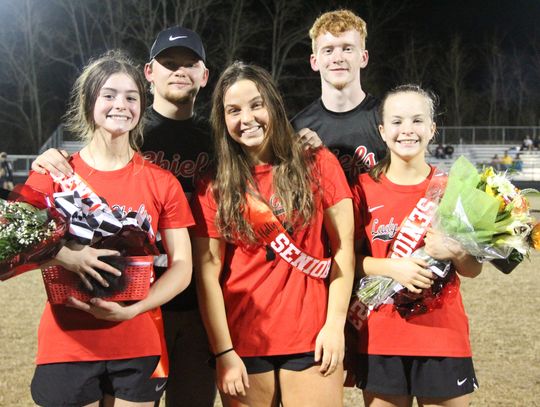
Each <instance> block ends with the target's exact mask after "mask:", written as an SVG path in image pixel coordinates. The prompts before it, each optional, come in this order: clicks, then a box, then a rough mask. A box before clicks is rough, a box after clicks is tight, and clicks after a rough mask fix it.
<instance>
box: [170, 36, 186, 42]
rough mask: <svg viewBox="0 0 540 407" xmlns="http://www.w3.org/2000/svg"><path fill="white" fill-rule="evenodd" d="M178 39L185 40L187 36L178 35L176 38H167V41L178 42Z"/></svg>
mask: <svg viewBox="0 0 540 407" xmlns="http://www.w3.org/2000/svg"><path fill="white" fill-rule="evenodd" d="M180 38H187V35H179V36H178V37H173V36H172V35H171V36H169V41H174V40H179V39H180Z"/></svg>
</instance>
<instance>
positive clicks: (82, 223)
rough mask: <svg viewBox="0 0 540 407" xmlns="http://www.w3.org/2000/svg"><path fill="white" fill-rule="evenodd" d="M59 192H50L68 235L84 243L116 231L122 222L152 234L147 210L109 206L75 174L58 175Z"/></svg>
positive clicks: (113, 233)
mask: <svg viewBox="0 0 540 407" xmlns="http://www.w3.org/2000/svg"><path fill="white" fill-rule="evenodd" d="M54 180H55V182H57V183H58V184H60V186H61V188H62V190H63V191H62V192H57V193H55V194H53V197H54V203H55V205H56V208H57V209H58V211H59V212H60V213H62V214H63V215H64V216H65V217H66V218H67V219H68V221H69V232H68V238H69V237H71V238H74V239H76V240H77V241H78V242H80V243H81V244H84V245H89V244H92V243H95V242H96V241H98V240H99V239H101V238H103V237H107V236H111V235H115V234H118V233H119V232H120V231H121V230H122V228H123V227H124V226H135V227H137V228H139V229H141V230H143V231H145V232H147V233H148V234H149V235H150V236H153V232H152V227H151V224H150V220H149V219H148V216H147V214H146V211H143V210H140V211H139V212H134V211H132V212H128V213H127V214H124V213H123V212H122V211H121V210H119V209H116V208H111V207H110V206H109V205H108V204H107V201H106V200H105V199H103V198H100V197H99V196H98V195H97V194H96V193H95V192H94V191H92V189H91V188H90V187H89V186H88V185H87V184H86V183H85V182H84V181H83V179H82V178H80V177H79V176H78V175H77V174H74V175H73V176H71V177H57V178H55V179H54Z"/></svg>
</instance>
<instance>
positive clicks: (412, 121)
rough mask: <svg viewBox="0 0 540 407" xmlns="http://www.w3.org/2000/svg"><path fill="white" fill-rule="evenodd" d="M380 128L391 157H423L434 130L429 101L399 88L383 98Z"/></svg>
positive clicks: (408, 159) (407, 158)
mask: <svg viewBox="0 0 540 407" xmlns="http://www.w3.org/2000/svg"><path fill="white" fill-rule="evenodd" d="M382 119H383V124H382V125H380V126H379V131H380V133H381V136H382V138H383V140H384V141H385V142H386V145H387V146H388V148H389V149H390V153H391V160H392V161H393V160H394V159H401V160H404V161H411V160H413V159H415V158H421V159H422V160H423V159H424V154H425V151H426V149H427V146H428V144H429V142H430V141H431V139H432V138H433V136H434V134H435V123H434V122H433V118H432V108H431V104H430V101H429V100H428V99H427V98H426V97H425V96H424V95H421V94H419V93H416V92H412V91H411V92H400V93H396V94H393V95H391V96H389V97H388V98H387V99H386V100H385V101H384V106H383V118H382Z"/></svg>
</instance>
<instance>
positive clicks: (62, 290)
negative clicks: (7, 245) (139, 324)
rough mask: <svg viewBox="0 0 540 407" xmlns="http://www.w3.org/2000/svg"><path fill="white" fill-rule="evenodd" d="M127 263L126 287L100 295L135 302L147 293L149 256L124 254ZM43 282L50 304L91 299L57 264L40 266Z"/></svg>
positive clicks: (78, 280) (105, 297)
mask: <svg viewBox="0 0 540 407" xmlns="http://www.w3.org/2000/svg"><path fill="white" fill-rule="evenodd" d="M126 259H127V265H126V268H125V270H124V276H125V278H126V287H125V288H124V290H122V291H121V292H116V293H114V294H112V295H110V296H103V297H102V298H103V299H105V300H107V301H138V300H142V299H143V298H145V297H146V296H147V295H148V290H149V288H150V279H151V278H152V270H153V261H154V258H153V256H131V257H126ZM41 274H42V276H43V282H44V284H45V290H46V291H47V297H48V299H49V302H50V303H51V304H64V303H65V302H66V300H67V299H68V297H75V298H77V299H78V300H81V301H88V300H90V299H91V298H92V296H91V295H90V294H88V293H87V292H85V291H82V290H81V283H82V281H81V279H80V277H79V276H78V275H77V274H75V273H73V272H71V271H68V270H66V269H64V268H63V267H61V266H50V267H47V268H45V269H42V271H41Z"/></svg>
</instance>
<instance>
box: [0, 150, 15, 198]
mask: <svg viewBox="0 0 540 407" xmlns="http://www.w3.org/2000/svg"><path fill="white" fill-rule="evenodd" d="M0 187H2V188H3V189H7V190H8V191H11V190H12V189H13V166H12V164H11V162H9V161H8V160H7V153H6V152H1V153H0Z"/></svg>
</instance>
